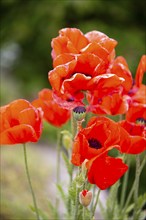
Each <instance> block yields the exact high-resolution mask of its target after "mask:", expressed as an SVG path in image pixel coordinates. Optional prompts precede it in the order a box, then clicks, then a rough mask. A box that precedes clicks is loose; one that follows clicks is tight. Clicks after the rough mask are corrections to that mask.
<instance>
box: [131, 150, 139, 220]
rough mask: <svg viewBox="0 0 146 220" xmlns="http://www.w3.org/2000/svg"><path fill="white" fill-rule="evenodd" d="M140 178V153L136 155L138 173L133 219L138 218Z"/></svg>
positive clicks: (136, 175)
mask: <svg viewBox="0 0 146 220" xmlns="http://www.w3.org/2000/svg"><path fill="white" fill-rule="evenodd" d="M139 179H140V155H139V154H138V155H136V173H135V191H134V203H135V207H134V214H133V220H138V216H137V211H138V210H137V200H138V191H139Z"/></svg>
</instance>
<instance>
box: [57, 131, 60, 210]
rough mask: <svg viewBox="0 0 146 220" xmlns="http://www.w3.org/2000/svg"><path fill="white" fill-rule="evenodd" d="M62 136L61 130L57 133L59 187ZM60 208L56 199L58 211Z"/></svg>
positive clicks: (58, 180) (58, 179)
mask: <svg viewBox="0 0 146 220" xmlns="http://www.w3.org/2000/svg"><path fill="white" fill-rule="evenodd" d="M60 142H61V134H60V129H58V131H57V172H56V183H57V185H58V184H59V182H60V153H61V149H60V147H61V146H60V145H61V143H60ZM58 207H59V199H58V198H57V197H56V210H58Z"/></svg>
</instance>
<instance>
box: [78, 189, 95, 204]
mask: <svg viewBox="0 0 146 220" xmlns="http://www.w3.org/2000/svg"><path fill="white" fill-rule="evenodd" d="M91 200H92V192H91V191H88V190H86V189H85V190H83V191H82V192H80V193H79V201H80V203H81V204H82V205H83V206H85V207H87V206H88V205H90V202H91Z"/></svg>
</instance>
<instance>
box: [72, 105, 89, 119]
mask: <svg viewBox="0 0 146 220" xmlns="http://www.w3.org/2000/svg"><path fill="white" fill-rule="evenodd" d="M73 115H74V118H75V119H76V120H77V121H82V120H83V119H84V118H85V116H86V109H85V107H84V106H77V107H75V108H74V109H73Z"/></svg>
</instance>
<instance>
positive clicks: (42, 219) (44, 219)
mask: <svg viewBox="0 0 146 220" xmlns="http://www.w3.org/2000/svg"><path fill="white" fill-rule="evenodd" d="M30 209H31V210H32V211H33V212H35V213H36V211H35V208H34V207H33V206H31V205H30ZM38 212H39V217H40V220H48V215H47V213H45V212H44V211H42V210H41V209H38Z"/></svg>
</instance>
